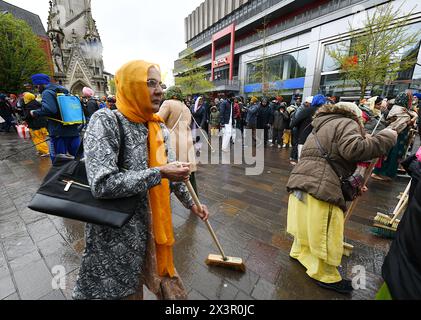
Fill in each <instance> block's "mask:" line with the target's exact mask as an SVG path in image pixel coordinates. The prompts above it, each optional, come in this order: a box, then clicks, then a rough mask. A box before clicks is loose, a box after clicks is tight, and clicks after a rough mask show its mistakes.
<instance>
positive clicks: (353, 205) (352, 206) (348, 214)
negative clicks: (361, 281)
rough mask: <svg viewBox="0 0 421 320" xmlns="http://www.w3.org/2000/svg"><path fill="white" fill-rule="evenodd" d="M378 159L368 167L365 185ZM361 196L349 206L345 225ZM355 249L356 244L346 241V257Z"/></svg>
mask: <svg viewBox="0 0 421 320" xmlns="http://www.w3.org/2000/svg"><path fill="white" fill-rule="evenodd" d="M377 161H378V159H376V160H374V161H372V162H371V164H370V166H369V167H368V168H367V171H366V173H365V175H364V184H363V186H366V185H367V183H368V180H370V177H371V174H372V173H373V170H374V168H375V166H376V164H377ZM360 198H361V197H358V198H357V199H355V200H354V201H353V202H352V203H351V206H350V207H349V209H348V211H347V213H346V216H345V221H344V225H346V223H347V222H348V220H349V219H350V218H351V216H352V213H353V212H354V210H355V208H356V207H357V204H358V202H359V201H360ZM353 251H354V246H353V245H351V244H349V243H344V256H346V257H350V256H351V254H352V252H353Z"/></svg>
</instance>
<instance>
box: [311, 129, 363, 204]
mask: <svg viewBox="0 0 421 320" xmlns="http://www.w3.org/2000/svg"><path fill="white" fill-rule="evenodd" d="M313 135H314V138H315V140H316V144H317V147H318V148H319V150H320V153H321V154H322V157H323V158H324V159H325V160H326V161H327V162H328V163H329V165H330V166H331V167H332V169H333V171H334V172H335V174H336V175H337V176H338V178H339V180H340V182H341V190H342V194H343V196H344V199H345V201H354V200H355V199H357V198H358V197H359V196H360V195H361V194H362V191H361V190H362V188H363V187H364V178H363V176H362V175H360V174H357V173H354V174H353V175H351V176H349V177H346V178H344V177H342V175H341V174H340V173H339V172H338V170H337V169H336V168H335V165H334V164H333V161H332V159H330V157H329V154H328V152H327V151H326V150H325V149H324V148H323V147H322V145H321V143H320V140H319V138H318V137H317V132H316V130H313Z"/></svg>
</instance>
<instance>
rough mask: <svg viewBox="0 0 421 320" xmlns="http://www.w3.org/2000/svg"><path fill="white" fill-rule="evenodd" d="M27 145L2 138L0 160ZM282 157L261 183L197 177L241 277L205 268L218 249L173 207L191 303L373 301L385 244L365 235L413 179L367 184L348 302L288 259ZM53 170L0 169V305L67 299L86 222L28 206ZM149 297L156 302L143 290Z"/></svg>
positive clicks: (238, 169) (354, 233) (28, 155)
mask: <svg viewBox="0 0 421 320" xmlns="http://www.w3.org/2000/svg"><path fill="white" fill-rule="evenodd" d="M27 146H29V147H30V146H31V144H30V142H29V141H24V140H22V139H19V138H18V137H17V135H15V134H4V133H0V158H2V157H5V156H7V155H9V154H12V153H14V152H16V151H19V150H21V149H22V148H25V147H27ZM288 156H289V154H288V151H287V150H281V151H279V150H278V149H274V148H273V149H271V148H269V149H267V150H266V152H265V170H264V173H263V174H262V175H260V176H246V175H245V171H244V167H243V166H241V165H206V166H201V167H200V170H199V172H198V174H197V180H198V189H199V194H200V198H201V200H202V202H203V203H204V204H206V205H208V207H209V209H210V213H211V218H210V221H211V223H212V225H213V227H214V229H215V231H216V233H217V235H218V237H219V238H220V241H221V243H222V246H223V247H224V249H225V251H226V254H227V255H229V256H234V257H241V258H243V259H244V260H245V264H246V267H247V272H246V273H244V274H242V273H238V272H235V271H231V270H227V269H222V268H215V267H208V266H206V264H205V262H204V261H205V260H206V258H207V256H208V254H210V253H214V254H217V253H218V252H217V249H216V247H215V246H214V245H213V242H212V239H211V237H210V235H209V233H208V231H207V229H206V227H205V225H204V224H203V223H202V222H201V221H198V219H196V218H194V217H192V216H191V215H190V213H189V212H188V211H187V210H185V209H184V208H183V207H182V206H181V205H180V204H179V203H178V202H177V201H173V213H174V219H173V220H174V221H173V222H174V230H175V234H176V239H177V243H176V245H175V249H174V251H175V252H174V257H175V265H176V268H177V270H178V272H179V274H180V275H181V277H182V279H183V281H184V284H185V286H186V287H187V289H188V292H189V298H190V299H193V300H201V299H218V300H219V299H220V300H231V299H236V300H249V299H258V300H263V299H266V300H271V299H287V300H288V299H289V300H294V299H304V300H320V299H332V300H336V299H354V300H355V299H358V300H359V299H363V300H371V299H373V298H374V296H375V294H376V292H377V290H378V289H379V287H380V286H381V284H382V279H381V266H382V263H383V260H384V257H385V255H386V253H387V251H388V249H389V246H390V241H389V240H384V239H379V238H377V237H375V236H373V235H371V234H370V226H371V221H372V218H373V217H374V216H375V215H376V213H377V212H387V211H392V210H393V208H394V206H395V205H396V204H397V201H398V200H397V199H396V197H397V195H398V194H399V193H400V192H402V191H403V190H404V189H405V187H406V184H407V183H408V182H409V181H408V180H407V179H405V178H400V179H398V180H397V181H396V182H393V183H384V182H370V184H369V186H368V187H369V192H368V193H367V194H366V195H365V196H364V197H363V199H362V200H361V202H360V205H359V207H358V208H357V210H356V212H355V214H354V215H353V217H352V218H351V220H350V222H349V223H348V225H347V226H346V230H345V235H346V240H347V242H348V243H350V244H352V245H354V246H355V250H354V252H353V254H352V256H351V257H350V258H346V257H344V259H343V262H342V266H341V268H340V271H341V273H342V274H343V275H344V276H346V277H348V278H350V279H352V278H353V277H355V276H357V275H365V278H364V279H365V283H361V282H360V284H362V285H363V288H362V289H359V290H356V291H354V293H353V294H352V295H349V296H344V295H341V294H337V293H335V292H331V291H327V290H325V289H322V288H320V287H318V286H317V285H316V284H315V283H314V282H313V281H312V280H311V279H310V278H308V277H307V276H306V274H305V270H304V268H303V267H302V266H301V265H300V264H299V263H297V262H296V261H294V260H292V259H290V258H289V250H290V248H291V244H292V239H291V237H290V236H289V235H287V234H286V232H285V229H286V218H287V203H288V194H287V192H286V190H285V185H286V182H287V180H288V176H289V173H290V171H291V169H292V167H291V166H290V165H289V161H288V159H289V157H288ZM49 167H50V160H49V159H41V158H39V157H38V156H37V155H36V153H35V151H34V150H33V149H30V150H27V151H24V152H23V153H21V154H19V155H17V156H14V157H12V158H11V159H9V160H5V161H2V162H0V300H3V299H6V300H19V299H24V300H65V299H71V292H72V288H73V286H74V283H75V280H76V277H77V274H78V268H79V264H80V260H81V253H82V252H83V248H84V239H83V237H84V225H83V224H82V223H79V222H75V221H69V220H65V219H61V218H56V217H53V216H47V215H44V214H40V213H36V212H33V211H31V210H30V209H28V208H27V205H28V203H29V202H30V200H31V199H32V196H33V195H34V193H35V192H36V190H37V188H38V187H39V185H40V183H41V181H42V179H43V177H44V176H45V174H46V173H47V172H48V170H49ZM59 265H62V266H64V268H65V272H66V286H65V289H62V290H54V289H53V287H52V280H53V277H54V275H56V273H54V270H53V268H54V267H55V266H59ZM361 270H363V271H364V273H361ZM364 284H365V286H364ZM364 287H365V288H364ZM146 298H147V299H154V297H153V296H152V295H151V294H150V293H148V292H147V291H146Z"/></svg>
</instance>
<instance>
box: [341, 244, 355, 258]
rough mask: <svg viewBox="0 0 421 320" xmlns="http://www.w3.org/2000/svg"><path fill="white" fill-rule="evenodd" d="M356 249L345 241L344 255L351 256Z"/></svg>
mask: <svg viewBox="0 0 421 320" xmlns="http://www.w3.org/2000/svg"><path fill="white" fill-rule="evenodd" d="M353 251H354V246H353V245H352V244H349V243H344V254H343V255H344V256H345V257H350V256H351V255H352V252H353Z"/></svg>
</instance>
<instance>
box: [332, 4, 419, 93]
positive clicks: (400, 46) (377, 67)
mask: <svg viewBox="0 0 421 320" xmlns="http://www.w3.org/2000/svg"><path fill="white" fill-rule="evenodd" d="M401 15H402V12H401V8H400V7H399V8H398V9H394V8H393V5H392V3H389V4H387V5H383V6H379V7H377V8H376V10H375V12H374V14H373V15H371V16H370V15H369V14H368V13H366V18H365V21H364V26H363V28H360V29H354V28H353V26H352V25H351V24H350V25H349V36H350V38H351V42H349V41H346V40H345V39H341V43H339V44H338V45H336V46H333V47H332V48H328V49H327V53H328V54H329V55H330V56H331V57H332V58H333V60H334V61H335V63H336V65H337V66H338V67H339V68H340V69H341V71H342V76H343V78H344V80H350V81H353V82H355V83H357V84H358V86H359V87H360V88H361V91H360V92H361V98H364V96H365V93H366V91H367V89H368V88H371V89H372V90H373V89H374V87H375V86H376V85H381V86H383V85H385V83H388V82H389V83H390V82H391V81H393V80H395V79H396V78H397V77H398V73H399V72H402V71H406V70H408V69H410V68H413V67H414V66H415V63H416V60H417V57H416V55H415V51H416V53H418V50H415V51H414V52H413V53H410V54H408V53H407V52H404V51H405V50H407V49H408V48H410V47H411V46H414V45H415V44H417V43H419V40H420V32H416V33H414V34H409V33H408V28H407V26H408V24H409V23H410V19H409V18H410V16H411V15H412V12H410V13H408V14H404V15H403V16H402V17H401V18H399V19H396V17H399V16H401ZM349 43H350V44H349Z"/></svg>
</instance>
